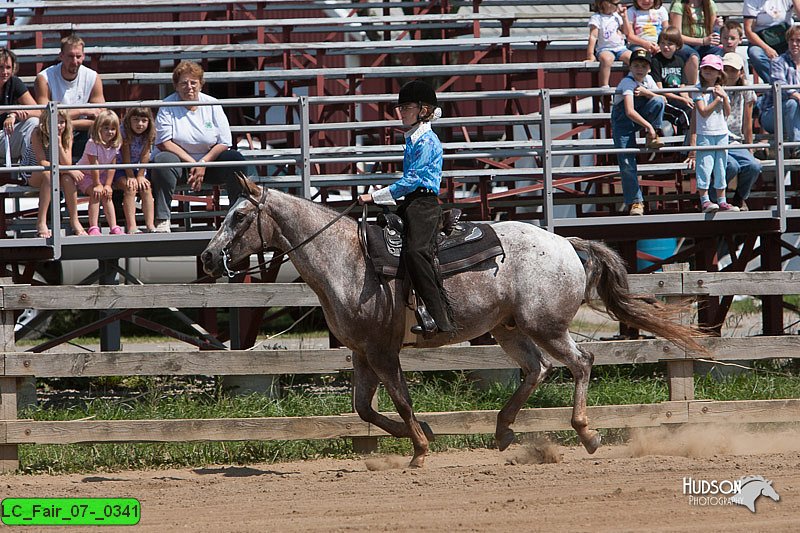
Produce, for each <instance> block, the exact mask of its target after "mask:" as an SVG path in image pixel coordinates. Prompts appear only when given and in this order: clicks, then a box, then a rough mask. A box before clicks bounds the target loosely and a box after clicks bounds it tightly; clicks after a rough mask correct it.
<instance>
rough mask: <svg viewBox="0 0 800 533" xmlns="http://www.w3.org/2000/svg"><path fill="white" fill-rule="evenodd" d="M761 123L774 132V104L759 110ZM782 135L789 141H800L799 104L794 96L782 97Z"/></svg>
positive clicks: (770, 131)
mask: <svg viewBox="0 0 800 533" xmlns="http://www.w3.org/2000/svg"><path fill="white" fill-rule="evenodd" d="M761 125H762V126H764V129H765V130H767V132H769V133H775V106H774V105H773V106H770V107H767V108H765V109H762V110H761ZM783 136H784V138H785V139H786V140H787V141H789V142H796V141H800V104H798V102H797V100H795V99H794V98H787V97H785V96H784V98H783Z"/></svg>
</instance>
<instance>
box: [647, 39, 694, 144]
mask: <svg viewBox="0 0 800 533" xmlns="http://www.w3.org/2000/svg"><path fill="white" fill-rule="evenodd" d="M682 45H683V38H682V36H681V31H680V30H679V29H678V28H673V27H672V26H670V27H668V28H666V29H664V31H662V32H661V35H659V36H658V46H659V48H660V50H661V52H659V53H658V54H656V55H655V56H653V60H652V68H651V70H650V73H651V76H652V77H653V81H655V82H656V85H658V87H659V88H662V89H663V88H667V89H676V88H678V87H685V86H686V72H685V71H684V65H685V64H684V62H683V59H681V58H680V57H678V55H677V54H676V53H675V52H677V50H678V49H680V47H681V46H682ZM664 96H665V97H666V99H667V103H666V106H665V108H664V118H665V119H666V120H665V121H664V122H665V123H668V124H672V126H673V128H674V130H675V133H676V134H677V135H685V134H686V133H688V131H689V122H690V117H691V115H692V109H694V102H693V101H692V99H691V98H689V95H688V94H687V93H665V94H664ZM665 128H666V126H665Z"/></svg>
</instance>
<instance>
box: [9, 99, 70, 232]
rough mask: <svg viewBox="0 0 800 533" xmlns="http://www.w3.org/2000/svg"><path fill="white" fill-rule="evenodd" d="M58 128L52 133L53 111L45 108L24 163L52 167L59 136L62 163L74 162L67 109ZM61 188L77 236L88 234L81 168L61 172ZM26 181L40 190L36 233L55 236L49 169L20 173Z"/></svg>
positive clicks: (59, 117)
mask: <svg viewBox="0 0 800 533" xmlns="http://www.w3.org/2000/svg"><path fill="white" fill-rule="evenodd" d="M57 121H58V122H57V124H58V128H57V131H56V132H55V133H56V135H51V134H50V110H49V108H45V110H44V111H42V113H41V116H40V122H39V125H38V126H37V127H35V128H34V129H33V132H31V142H30V144H29V145H28V147H27V149H26V150H25V153H24V154H23V155H22V166H24V167H32V166H40V165H41V166H43V167H49V166H50V140H51V139H52V138H54V137H55V138H57V139H58V154H59V157H58V162H59V163H60V164H62V165H69V164H70V163H72V123H71V121H70V119H69V114H68V113H67V110H66V109H59V110H58V118H57ZM59 177H60V179H61V187H62V188H63V189H64V199H65V200H66V203H67V212H68V213H69V221H70V225H71V226H72V232H73V234H75V235H86V231H85V230H84V229H83V226H82V225H81V223H80V220H79V219H78V194H77V189H76V183H77V182H79V181H80V180H81V178H83V174H82V173H81V172H80V171H79V170H68V171H61V172H60V174H59ZM20 178H21V179H22V181H23V182H24V183H26V184H27V185H30V186H31V187H36V188H38V189H39V212H38V214H37V216H36V232H37V234H38V236H39V237H43V238H49V237H51V236H52V235H53V233H52V232H51V231H50V229H49V228H48V227H47V213H48V210H49V209H50V199H51V190H52V185H51V184H52V182H51V181H50V179H51V178H50V171H49V170H36V171H33V172H31V173H27V172H20Z"/></svg>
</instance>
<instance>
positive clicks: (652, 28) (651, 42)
mask: <svg viewBox="0 0 800 533" xmlns="http://www.w3.org/2000/svg"><path fill="white" fill-rule="evenodd" d="M626 15H627V18H628V28H629V30H630V32H629V33H626V34H625V38H627V39H628V47H629V48H630V49H631V50H636V49H637V48H644V49H645V50H647V51H648V52H650V54H652V55H655V54H657V53H658V50H659V49H658V36H659V35H661V32H662V31H664V28H666V27H667V26H669V13H667V8H665V7H664V6H663V5H661V0H634V1H633V5H632V6H630V7H629V8H628V9H627V11H626Z"/></svg>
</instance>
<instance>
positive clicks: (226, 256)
mask: <svg viewBox="0 0 800 533" xmlns="http://www.w3.org/2000/svg"><path fill="white" fill-rule="evenodd" d="M242 197H243V198H244V199H245V200H247V201H248V202H250V203H251V204H253V205H254V206H255V208H256V224H257V225H258V238H259V239H260V240H261V253H263V252H266V251H267V242H266V241H265V240H264V230H263V229H262V228H261V213H263V212H264V208H265V207H266V206H267V188H266V187H264V188H262V189H261V198H260V199H259V200H258V201H256V200H255V198H253V195H251V194H246V193H245V192H244V191H242ZM357 205H358V201H355V202H353V203H352V204H350V205H349V206H347V209H345V210H344V211H342V212H341V213H339V215H337V216H336V217H335V218H334V219H333V220H331V221H330V222H328V223H327V224H325V225H324V226H322V228H320V229H319V230H317V231H316V232H314V234H313V235H311V236H310V237H308V238H306V239H304V240H303V241H302V242H300V243H299V244H296V245H295V246H292V247H291V248H289V249H288V250H286V251H285V252H281V253H279V254H278V255H273V256H272V258H271V259H270V260H269V261H261V262H260V263H258V264H257V265H255V266H252V267H249V268H246V269H244V270H232V269H231V267H230V263H231V254H230V249H229V246H230V243H229V246H225V247H224V248H223V249H222V250H221V251H220V254H221V255H222V266H223V268H224V269H225V275H227V276H228V278H233V277H235V276H238V275H240V274H251V273H253V272H258V271H259V270H260V269H261V268H262V267H271V266H272V265H273V264H282V263H285V262H286V261H288V260H289V253H290V252H293V251H295V250H297V249H298V248H301V247H302V246H305V245H306V244H308V243H309V242H311V241H312V240H314V239H315V238H316V237H318V236H319V235H320V234H321V233H322V232H323V231H325V230H326V229H328V228H330V227H331V226H333V225H334V224H335V223H336V222H337V221H339V219H341V218H343V217H345V216H347V214H348V213H350V211H352V210H353V208H355V206H357ZM231 242H233V239H231ZM279 259H280V262H278V260H279Z"/></svg>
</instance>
